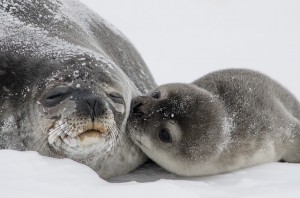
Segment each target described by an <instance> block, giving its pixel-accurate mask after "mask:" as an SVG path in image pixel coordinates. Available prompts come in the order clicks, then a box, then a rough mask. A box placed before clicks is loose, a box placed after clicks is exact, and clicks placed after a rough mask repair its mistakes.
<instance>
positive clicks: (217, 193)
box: [0, 150, 300, 198]
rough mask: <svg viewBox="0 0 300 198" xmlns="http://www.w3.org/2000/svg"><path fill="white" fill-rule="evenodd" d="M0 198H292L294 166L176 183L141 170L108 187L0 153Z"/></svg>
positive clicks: (63, 167)
mask: <svg viewBox="0 0 300 198" xmlns="http://www.w3.org/2000/svg"><path fill="white" fill-rule="evenodd" d="M0 159H1V163H0V175H1V178H0V197H1V198H19V197H22V198H41V197H43V198H47V197H49V198H50V197H51V198H53V197H55V198H66V197H69V198H89V197H90V198H92V197H110V198H123V197H130V198H141V197H142V198H148V197H149V198H153V197H164V198H167V197H170V198H174V197H184V198H186V197H188V198H193V197H205V198H211V197H222V198H227V197H228V198H235V197H237V198H240V197H255V198H268V197H271V198H277V197H278V198H282V197H286V198H298V197H299V195H300V188H299V184H300V168H299V167H300V165H299V164H287V163H270V164H264V165H261V166H257V167H252V168H248V169H244V170H240V171H236V172H233V173H228V174H224V175H217V176H212V177H203V178H180V177H176V176H174V175H172V174H168V173H166V172H164V171H163V170H161V169H160V168H158V167H153V166H152V165H151V166H146V167H143V168H142V169H140V170H137V171H135V172H133V173H131V174H129V175H124V176H120V177H117V178H114V179H112V180H111V181H110V183H108V182H106V181H104V180H102V179H100V178H99V177H98V175H97V174H96V173H95V172H94V171H92V170H91V169H90V168H88V167H87V166H84V165H81V164H79V163H76V162H74V161H72V160H68V159H53V158H48V157H42V156H40V155H38V154H37V153H36V152H18V151H11V150H0Z"/></svg>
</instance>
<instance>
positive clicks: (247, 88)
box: [128, 69, 300, 176]
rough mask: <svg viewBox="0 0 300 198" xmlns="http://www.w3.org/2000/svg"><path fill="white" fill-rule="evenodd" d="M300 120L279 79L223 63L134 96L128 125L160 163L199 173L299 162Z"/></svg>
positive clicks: (299, 107)
mask: <svg viewBox="0 0 300 198" xmlns="http://www.w3.org/2000/svg"><path fill="white" fill-rule="evenodd" d="M299 119H300V104H299V102H298V101H297V100H296V98H295V97H294V96H293V95H292V94H291V93H290V92H289V91H287V90H286V89H285V88H283V87H282V86H281V85H280V84H278V83H277V82H275V81H273V80H272V79H270V78H269V77H267V76H265V75H263V74H261V73H258V72H255V71H250V70H242V69H229V70H222V71H217V72H213V73H210V74H208V75H206V76H204V77H202V78H200V79H198V80H196V81H195V82H193V83H191V84H179V83H174V84H168V85H163V86H160V87H158V88H157V89H154V90H153V91H151V92H150V93H149V94H147V95H146V96H140V97H137V98H135V99H134V100H133V102H132V114H131V116H130V118H129V122H128V127H129V128H133V129H134V130H132V131H131V134H130V135H131V138H132V139H133V141H134V142H135V143H136V144H137V145H138V146H139V147H140V148H141V149H142V150H143V152H145V153H146V154H147V155H148V156H149V157H150V158H151V159H152V160H154V161H155V162H157V163H158V164H159V165H161V166H162V167H164V168H165V169H167V170H169V171H171V172H173V173H176V174H179V175H183V176H203V175H213V174H218V173H225V172H229V171H233V170H237V169H241V168H244V167H249V166H253V165H256V164H261V163H266V162H274V161H281V160H282V161H286V162H300V152H299V150H300V122H299Z"/></svg>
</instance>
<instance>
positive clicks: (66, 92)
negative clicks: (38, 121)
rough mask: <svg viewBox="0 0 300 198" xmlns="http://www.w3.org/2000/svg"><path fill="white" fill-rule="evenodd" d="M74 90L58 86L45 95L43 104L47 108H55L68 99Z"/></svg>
mask: <svg viewBox="0 0 300 198" xmlns="http://www.w3.org/2000/svg"><path fill="white" fill-rule="evenodd" d="M72 90H73V89H72V88H71V87H68V86H57V87H55V88H54V89H52V90H50V91H49V92H48V93H47V94H46V95H45V97H44V101H43V103H44V105H45V106H46V107H52V106H55V105H57V104H59V103H60V102H61V101H63V100H65V99H66V98H68V97H69V96H70V94H71V92H72Z"/></svg>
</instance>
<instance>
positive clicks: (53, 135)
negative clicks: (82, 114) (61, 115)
mask: <svg viewBox="0 0 300 198" xmlns="http://www.w3.org/2000/svg"><path fill="white" fill-rule="evenodd" d="M91 125H92V126H93V127H92V128H88V127H84V128H88V129H85V130H81V131H74V130H73V129H71V127H69V124H68V122H67V121H65V122H64V121H61V120H60V121H59V122H58V123H57V122H56V123H55V124H54V125H53V127H51V128H50V129H49V130H48V143H49V144H50V145H53V144H55V145H56V146H59V145H61V144H62V143H65V144H66V145H68V146H69V147H72V148H75V147H88V146H91V145H93V144H96V143H97V142H99V141H100V139H101V138H104V137H105V136H107V135H109V134H108V133H111V131H109V127H108V126H103V125H99V124H96V125H95V124H91Z"/></svg>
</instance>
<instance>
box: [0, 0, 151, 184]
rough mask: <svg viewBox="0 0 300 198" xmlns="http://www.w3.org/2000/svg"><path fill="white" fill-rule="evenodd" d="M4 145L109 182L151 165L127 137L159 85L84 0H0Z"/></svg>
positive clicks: (1, 135)
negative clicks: (136, 103) (137, 102)
mask: <svg viewBox="0 0 300 198" xmlns="http://www.w3.org/2000/svg"><path fill="white" fill-rule="evenodd" d="M0 26H1V29H0V148H2V149H17V150H35V151H38V152H39V153H41V154H42V155H47V156H52V157H68V158H71V159H74V160H76V161H79V162H81V163H84V164H86V165H88V166H90V167H91V168H92V169H94V170H95V171H97V172H98V173H99V175H100V176H101V177H103V178H109V177H112V176H114V175H118V174H123V173H126V172H128V171H130V170H132V169H134V168H136V167H137V166H138V165H140V164H141V163H143V162H144V161H145V156H144V155H143V154H142V153H141V151H140V149H138V147H136V146H135V145H134V144H132V143H131V141H130V139H128V138H127V136H126V135H125V126H126V124H127V118H128V115H129V108H130V101H131V99H132V97H134V96H137V95H139V94H141V93H144V92H146V91H147V90H149V89H151V88H153V87H154V86H155V83H154V81H153V78H152V76H151V74H150V72H149V70H148V69H147V67H146V65H145V64H144V62H143V60H142V59H141V57H140V56H139V54H138V53H137V52H136V50H135V49H134V47H133V46H132V45H131V44H130V42H129V41H128V40H127V39H126V38H125V37H124V36H123V35H122V34H121V33H120V32H119V31H118V30H116V29H114V28H113V27H112V26H111V25H109V24H107V23H106V22H105V21H103V20H102V19H101V18H99V16H97V15H96V14H94V13H93V12H92V11H91V10H89V9H87V8H86V7H85V6H84V5H82V4H80V3H79V2H77V1H70V0H67V1H65V0H64V1H49V0H43V1H39V2H38V3H37V2H31V1H5V0H4V1H1V3H0Z"/></svg>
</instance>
